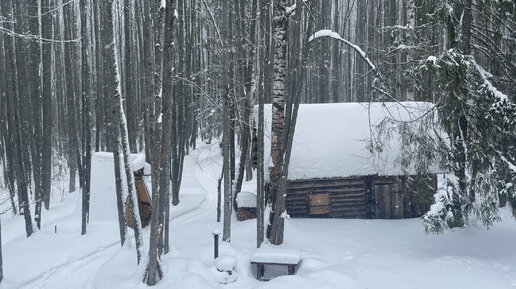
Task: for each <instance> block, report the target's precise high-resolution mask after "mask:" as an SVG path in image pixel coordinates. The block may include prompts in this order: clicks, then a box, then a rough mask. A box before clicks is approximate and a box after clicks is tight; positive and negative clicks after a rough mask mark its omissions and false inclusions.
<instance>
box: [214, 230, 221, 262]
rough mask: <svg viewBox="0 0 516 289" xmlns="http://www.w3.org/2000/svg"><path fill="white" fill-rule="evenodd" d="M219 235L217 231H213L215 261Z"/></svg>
mask: <svg viewBox="0 0 516 289" xmlns="http://www.w3.org/2000/svg"><path fill="white" fill-rule="evenodd" d="M219 235H220V231H219V230H215V231H213V245H214V247H213V259H217V257H219Z"/></svg>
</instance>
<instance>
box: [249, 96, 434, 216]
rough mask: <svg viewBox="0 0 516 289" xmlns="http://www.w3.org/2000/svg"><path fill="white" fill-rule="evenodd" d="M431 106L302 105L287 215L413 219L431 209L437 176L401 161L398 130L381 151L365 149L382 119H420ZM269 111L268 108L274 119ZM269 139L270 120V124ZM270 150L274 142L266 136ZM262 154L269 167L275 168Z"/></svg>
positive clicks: (375, 104)
mask: <svg viewBox="0 0 516 289" xmlns="http://www.w3.org/2000/svg"><path fill="white" fill-rule="evenodd" d="M431 107H432V104H430V103H424V102H403V103H341V104H331V105H328V104H302V105H300V107H299V114H298V119H297V125H296V130H295V134H294V141H293V149H292V156H291V161H290V165H289V176H288V179H289V181H288V183H287V199H286V209H287V213H288V214H289V215H290V216H292V217H332V218H386V219H390V218H411V217H418V216H421V215H422V214H423V213H425V212H426V211H427V210H428V208H429V206H430V204H431V203H432V196H433V193H434V192H435V188H436V182H437V179H436V176H435V174H431V175H429V176H426V177H424V178H422V177H418V176H416V175H415V169H414V167H413V166H412V167H408V168H404V169H403V168H402V167H401V165H399V164H398V162H397V157H398V155H399V152H400V150H401V148H400V135H399V134H397V132H396V130H394V129H393V130H392V131H391V136H390V137H389V138H387V139H386V140H385V144H384V146H383V150H382V151H381V152H376V153H372V152H371V150H369V149H368V145H369V140H370V139H371V137H377V136H374V134H372V131H373V130H374V126H375V125H378V124H379V123H380V122H381V121H382V120H384V119H385V118H391V119H394V120H395V121H410V120H413V119H416V120H417V119H418V118H419V117H420V116H422V115H424V114H425V113H427V112H428V110H429V109H430V108H431ZM270 110H271V107H270V105H269V106H266V107H265V120H270V113H271V112H270ZM255 111H256V110H255ZM265 131H266V134H269V135H270V121H269V123H266V124H265ZM264 151H265V152H267V151H270V138H268V137H267V136H266V137H265V149H264ZM270 162H271V160H270V156H268V154H266V155H265V167H268V166H269V164H270Z"/></svg>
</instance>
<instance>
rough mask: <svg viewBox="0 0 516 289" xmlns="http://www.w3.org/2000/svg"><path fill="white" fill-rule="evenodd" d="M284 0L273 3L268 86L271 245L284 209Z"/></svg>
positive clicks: (278, 238)
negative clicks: (271, 66) (271, 74)
mask: <svg viewBox="0 0 516 289" xmlns="http://www.w3.org/2000/svg"><path fill="white" fill-rule="evenodd" d="M285 7H287V1H285V0H280V1H275V3H274V17H273V21H274V39H275V45H274V82H273V90H272V133H271V138H272V140H271V156H272V163H273V165H274V166H273V167H272V168H271V169H270V182H269V185H270V206H271V213H270V220H269V224H268V227H267V237H268V239H269V241H270V242H271V243H272V244H274V245H279V244H282V243H283V230H284V218H283V213H284V211H285V201H284V198H285V196H284V195H283V194H281V191H280V182H281V178H282V177H286V176H282V175H281V172H282V166H283V145H284V142H283V133H284V123H285V95H286V89H285V80H286V75H287V61H286V52H287V25H288V17H287V13H286V11H285Z"/></svg>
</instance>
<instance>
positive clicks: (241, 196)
mask: <svg viewBox="0 0 516 289" xmlns="http://www.w3.org/2000/svg"><path fill="white" fill-rule="evenodd" d="M236 202H237V204H238V207H239V208H256V194H254V193H251V192H240V193H238V195H237V197H236Z"/></svg>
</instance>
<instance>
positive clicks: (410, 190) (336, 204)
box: [285, 175, 437, 219]
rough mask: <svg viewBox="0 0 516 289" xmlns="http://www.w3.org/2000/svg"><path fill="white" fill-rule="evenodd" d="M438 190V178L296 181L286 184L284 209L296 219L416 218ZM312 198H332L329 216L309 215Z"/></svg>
mask: <svg viewBox="0 0 516 289" xmlns="http://www.w3.org/2000/svg"><path fill="white" fill-rule="evenodd" d="M415 180H416V181H415ZM424 187H426V188H427V190H426V191H425V190H423V189H422V188H424ZM436 187H437V178H436V176H435V175H433V176H430V177H429V178H427V179H425V180H423V181H422V180H421V179H420V178H416V177H415V176H410V177H406V176H361V177H348V178H327V179H308V180H295V181H289V182H288V184H287V198H286V203H285V205H286V209H287V213H288V214H289V215H290V216H291V217H294V218H296V217H297V218H308V217H323V218H387V219H390V218H413V217H419V216H421V215H422V214H424V213H425V212H426V211H427V210H428V208H429V207H430V205H431V203H432V200H433V198H432V196H433V194H434V193H435V188H436ZM375 188H377V189H378V190H380V189H381V190H382V193H380V194H379V192H375ZM311 194H312V195H315V194H329V205H330V210H329V213H327V214H322V215H313V214H312V215H310V195H311ZM379 196H380V197H379ZM377 198H380V199H377ZM317 211H322V210H313V212H317Z"/></svg>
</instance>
